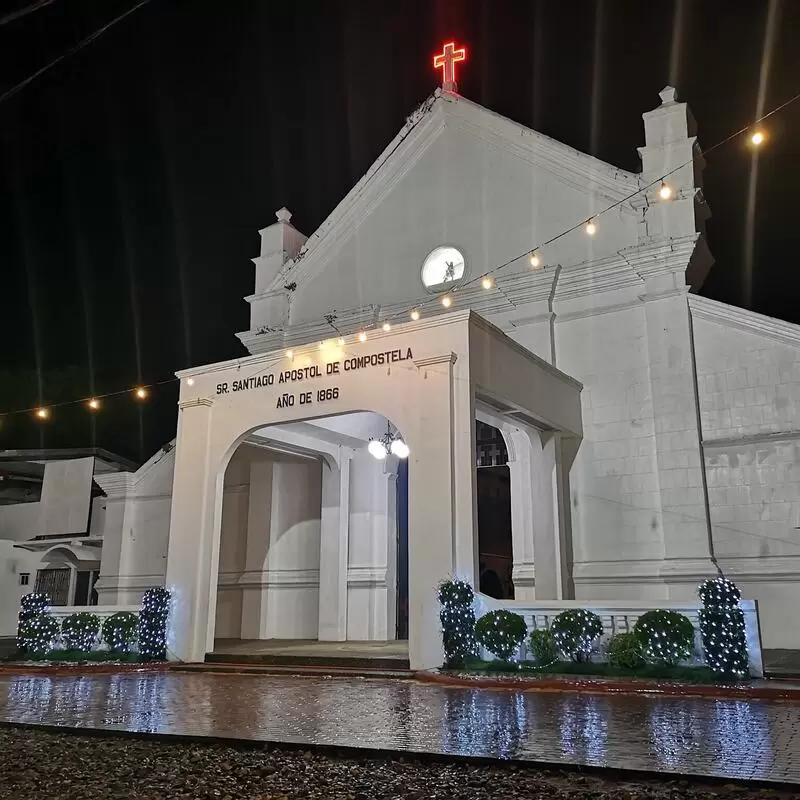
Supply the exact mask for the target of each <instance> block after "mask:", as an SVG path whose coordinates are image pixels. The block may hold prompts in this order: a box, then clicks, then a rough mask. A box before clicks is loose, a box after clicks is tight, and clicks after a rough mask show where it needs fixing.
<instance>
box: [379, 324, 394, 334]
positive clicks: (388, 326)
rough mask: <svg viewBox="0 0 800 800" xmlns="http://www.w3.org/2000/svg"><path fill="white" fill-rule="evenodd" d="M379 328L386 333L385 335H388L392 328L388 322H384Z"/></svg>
mask: <svg viewBox="0 0 800 800" xmlns="http://www.w3.org/2000/svg"><path fill="white" fill-rule="evenodd" d="M381 327H382V328H383V330H384V331H386V333H389V331H390V330H391V329H392V326H391V325H390V324H389V323H388V322H384V323H383V325H382V326H381Z"/></svg>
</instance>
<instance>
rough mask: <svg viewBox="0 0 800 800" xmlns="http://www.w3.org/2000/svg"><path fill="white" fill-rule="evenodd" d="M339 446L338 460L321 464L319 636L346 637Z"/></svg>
mask: <svg viewBox="0 0 800 800" xmlns="http://www.w3.org/2000/svg"><path fill="white" fill-rule="evenodd" d="M352 457H353V451H352V450H350V449H349V448H345V447H342V448H340V453H339V459H338V464H337V463H336V462H335V461H334V459H332V458H326V459H325V460H324V461H323V466H322V521H321V532H320V552H319V639H320V641H326V642H343V641H345V640H346V639H347V561H348V544H349V537H350V459H351V458H352Z"/></svg>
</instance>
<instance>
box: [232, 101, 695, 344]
mask: <svg viewBox="0 0 800 800" xmlns="http://www.w3.org/2000/svg"><path fill="white" fill-rule="evenodd" d="M669 102H670V103H671V104H672V105H673V106H676V107H677V106H678V105H681V106H682V104H677V103H675V102H674V99H671V100H670V101H669ZM682 107H683V108H685V106H682ZM641 185H642V177H641V176H639V175H635V174H633V173H629V172H626V171H624V170H620V169H617V168H615V167H612V166H610V165H608V164H605V163H604V162H601V161H599V160H598V159H595V158H593V157H591V156H588V155H585V154H582V153H579V152H578V151H576V150H574V149H573V148H570V147H567V146H566V145H563V144H561V143H559V142H556V141H554V140H552V139H549V138H548V137H546V136H543V135H542V134H539V133H536V132H535V131H531V130H530V129H528V128H525V127H524V126H521V125H519V124H517V123H514V122H512V121H511V120H508V119H506V118H504V117H501V116H500V115H497V114H494V113H492V112H491V111H488V110H487V109H484V108H482V107H481V106H478V105H476V104H475V103H472V102H470V101H468V100H465V99H464V98H462V97H460V96H459V95H456V94H453V93H450V92H437V93H436V95H435V96H434V97H433V98H431V99H430V100H429V101H427V102H426V103H425V104H423V106H421V107H420V109H418V111H417V112H416V113H415V114H414V115H413V116H412V117H411V118H410V119H409V122H408V123H407V125H406V126H405V127H404V128H403V130H402V131H401V132H400V133H399V134H398V136H397V137H395V139H394V140H393V142H392V143H391V144H390V145H389V147H387V149H386V150H385V151H384V153H383V154H382V155H381V156H380V157H379V159H378V160H377V161H376V162H375V164H374V165H373V166H372V167H371V168H370V170H369V171H368V172H367V174H366V175H365V176H364V177H363V178H362V179H361V181H359V183H358V184H357V185H356V186H355V187H354V188H353V190H351V192H350V193H349V194H348V195H347V197H345V198H344V200H343V201H342V202H341V203H340V204H339V206H337V208H336V209H335V210H334V211H333V212H332V213H331V215H330V216H329V217H328V219H327V220H326V221H325V222H324V223H323V224H322V225H321V226H320V228H319V229H318V230H317V231H316V232H315V233H314V234H313V235H312V236H311V237H310V238H309V239H308V241H305V240H299V239H297V238H296V237H295V239H296V241H298V247H297V249H296V251H295V252H291V248H286V247H285V246H284V247H283V249H282V250H281V246H280V245H279V246H278V248H277V249H279V250H281V252H286V253H287V255H289V256H290V258H289V259H288V260H286V261H283V262H278V263H276V264H274V265H273V266H272V268H271V271H269V272H268V275H267V277H268V278H269V280H265V277H264V272H263V271H262V274H261V275H260V280H259V279H258V278H257V282H256V283H257V291H256V294H255V295H253V296H251V297H249V298H247V299H248V301H249V302H250V303H251V308H252V311H251V316H252V321H251V330H250V331H249V332H247V333H244V334H241V335H240V338H241V339H242V341H243V342H244V344H245V345H246V346H247V347H248V348H249V349H250V350H251V352H260V351H264V350H268V349H272V348H274V347H280V346H281V345H283V344H293V343H299V342H302V341H309V340H313V339H315V338H326V337H327V336H330V335H332V334H334V333H335V332H336V331H339V332H352V331H354V330H356V329H358V328H360V327H369V326H371V325H374V324H376V323H379V322H380V321H381V320H382V319H386V318H388V317H394V316H396V315H398V314H401V313H407V311H408V310H409V309H410V307H412V306H414V305H416V304H421V305H423V306H429V305H431V304H432V305H433V306H436V305H437V300H436V294H437V291H435V290H442V289H445V288H450V286H452V287H453V288H455V287H456V286H458V287H459V289H458V292H457V297H455V296H454V298H453V299H454V302H453V306H452V307H454V308H457V307H465V306H469V307H471V308H473V309H475V310H477V311H480V312H481V313H483V314H485V315H490V316H493V318H494V319H495V320H496V322H497V323H498V324H503V323H502V321H501V320H500V319H498V316H499V315H503V314H505V315H506V319H510V316H513V315H515V314H517V316H519V315H518V313H517V312H518V307H519V306H521V305H526V304H528V303H532V302H539V301H542V300H545V299H547V298H550V299H552V297H553V294H554V291H555V283H556V277H557V275H558V273H559V272H562V271H573V272H575V275H574V276H572V277H569V278H568V280H567V282H566V283H568V284H569V286H570V287H571V288H570V291H572V287H575V286H577V287H579V289H578V291H583V290H587V291H588V290H594V291H596V289H597V288H598V287H599V288H600V289H601V290H607V289H608V288H618V287H620V286H631V285H633V284H641V283H642V282H643V280H644V278H643V277H642V275H640V274H639V272H638V270H637V268H636V266H635V265H632V264H631V263H630V261H629V260H628V259H627V258H626V256H625V253H626V252H628V251H630V249H631V248H635V247H637V246H638V245H639V241H640V238H641V234H642V225H641V223H642V217H643V214H642V209H641V208H640V207H638V206H636V205H635V204H634V203H631V202H630V197H631V195H633V194H635V193H636V191H637V189H638V188H639V187H640V186H641ZM676 205H677V204H676ZM609 208H611V211H608V212H606V213H604V214H603V219H602V223H601V224H602V236H597V237H596V238H591V237H587V236H585V235H582V234H580V233H578V234H577V235H576V236H571V237H564V238H559V239H558V240H557V241H555V242H553V243H552V244H550V245H549V246H548V247H547V248H546V252H544V253H543V254H542V257H543V262H544V264H543V266H545V267H546V269H542V270H538V271H537V270H532V269H531V267H530V264H529V263H528V257H527V256H528V254H529V252H530V251H531V250H532V249H534V248H537V247H538V246H539V245H541V244H543V243H547V242H548V241H549V240H551V239H553V238H554V237H558V236H559V235H560V234H562V233H563V232H564V231H565V230H568V229H570V228H572V227H575V228H580V227H582V225H583V223H584V222H586V221H587V220H589V219H591V218H592V217H593V216H594V215H595V214H596V213H598V212H600V211H605V210H606V209H609ZM281 213H285V212H283V211H282V212H281ZM690 222H691V228H692V230H691V233H692V234H694V230H693V228H694V225H693V220H691V221H690ZM280 225H286V226H287V227H286V230H291V232H294V233H296V231H294V229H293V228H291V226H288V217H286V216H284V217H283V218H281V217H280V216H279V223H278V225H277V226H276V225H273V226H271V227H270V228H267V229H265V231H262V236H263V235H264V234H265V233H267V234H268V235H269V232H270V231H272V230H273V229H275V228H277V227H279V226H280ZM644 232H645V234H647V230H645V231H644ZM300 241H303V242H305V243H304V244H303V245H302V247H300V245H299V242H300ZM693 242H694V236H692V237H691V242H690V244H689V249H690V251H691V247H693ZM444 247H453V248H455V249H456V250H457V251H458V252H457V253H456V261H458V258H459V256H460V258H461V259H463V274H461V275H459V276H456V278H455V280H454V281H452V282H451V284H450V285H448V286H444V285H441V284H440V285H439V286H436V287H426V286H425V285H424V283H423V280H422V276H421V271H422V268H423V264H424V263H425V262H426V258H427V257H428V256H429V254H431V253H432V252H433V251H435V250H436V249H437V248H444ZM264 258H265V257H264V256H263V255H262V257H261V259H256V260H255V261H256V265H257V273H258V270H259V261H260V260H261V261H263V260H264ZM447 263H449V262H447ZM501 264H503V265H505V266H504V267H503V269H502V270H501V271H500V272H496V273H495V272H494V271H495V270H496V269H497V267H498V266H499V265H501ZM587 265H588V266H590V267H591V268H590V269H587ZM594 265H599V267H598V268H599V269H600V271H601V273H602V274H598V275H597V276H595V274H594V271H595V270H594ZM456 266H457V268H458V271H459V272H461V271H462V268H461V265H460V263H459V264H457V265H456ZM451 268H452V267H451ZM442 269H444V268H443V267H442ZM487 273H494V274H493V275H492V278H493V286H492V288H493V289H494V290H496V291H492V292H491V293H487V292H486V291H485V290H482V289H481V278H482V276H484V275H486V274H487ZM610 273H614V274H610ZM623 273H624V274H623ZM451 277H452V276H451ZM580 287H583V289H581V288H580ZM437 310H441V308H440V307H439V308H438V309H437Z"/></svg>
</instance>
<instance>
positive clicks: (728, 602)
mask: <svg viewBox="0 0 800 800" xmlns="http://www.w3.org/2000/svg"><path fill="white" fill-rule="evenodd" d="M697 594H698V596H699V597H700V602H701V603H702V604H703V608H702V609H701V610H700V636H701V638H702V640H703V654H704V655H705V659H706V664H708V666H709V667H710V668H711V669H712V670H713V671H714V672H715V673H716V674H718V675H726V676H732V677H737V678H742V677H744V676H745V675H747V674H748V672H749V659H748V656H747V636H746V634H745V624H744V612H743V611H742V609H741V608H739V600H741V597H742V595H741V593H740V592H739V589H738V587H737V586H736V584H735V583H733V581H729V580H728V579H727V578H723V577H722V576H720V577H717V578H711V579H709V580H707V581H703V583H701V584H700V587H699V588H698V590H697Z"/></svg>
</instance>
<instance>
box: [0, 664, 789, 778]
mask: <svg viewBox="0 0 800 800" xmlns="http://www.w3.org/2000/svg"><path fill="white" fill-rule="evenodd" d="M0 720H2V721H7V722H27V723H43V724H49V725H63V726H70V727H79V728H96V729H102V730H116V731H119V730H124V731H139V732H152V733H167V734H188V735H195V736H216V737H224V738H237V739H256V740H261V741H273V742H291V743H300V744H309V745H314V744H322V745H334V746H347V747H362V748H368V749H389V750H401V751H411V752H422V753H439V754H453V755H468V756H491V757H495V758H504V759H515V760H522V761H540V762H548V763H552V764H559V763H565V764H586V765H593V766H610V767H618V768H622V769H634V770H658V771H664V772H677V773H683V774H694V775H705V776H724V777H730V778H741V779H760V780H771V781H788V782H795V783H800V706H792V705H781V704H769V703H764V702H758V701H749V702H748V701H742V700H702V699H697V698H691V699H690V698H686V699H681V698H674V697H673V698H660V697H649V698H644V697H621V696H614V695H586V694H583V695H580V694H570V693H564V694H555V693H554V694H551V693H535V692H513V691H487V690H475V689H468V688H443V687H440V686H434V685H429V684H417V683H413V682H410V681H374V680H345V679H339V678H336V679H322V678H294V677H282V676H280V677H262V676H250V675H210V674H181V673H168V672H167V673H142V674H125V675H98V676H93V677H84V678H75V677H54V678H49V677H38V676H2V677H0Z"/></svg>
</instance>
